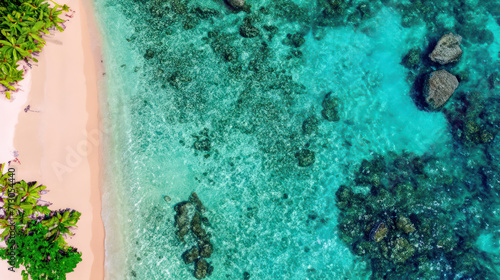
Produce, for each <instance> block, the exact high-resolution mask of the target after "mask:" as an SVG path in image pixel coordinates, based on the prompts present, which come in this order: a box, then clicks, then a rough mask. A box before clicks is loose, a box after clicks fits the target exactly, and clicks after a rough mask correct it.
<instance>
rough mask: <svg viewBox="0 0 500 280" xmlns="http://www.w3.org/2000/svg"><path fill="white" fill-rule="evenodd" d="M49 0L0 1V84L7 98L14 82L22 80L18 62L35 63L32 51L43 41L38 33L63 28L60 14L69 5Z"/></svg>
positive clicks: (46, 32) (37, 48)
mask: <svg viewBox="0 0 500 280" xmlns="http://www.w3.org/2000/svg"><path fill="white" fill-rule="evenodd" d="M49 1H50V2H49ZM49 1H47V0H0V84H1V85H2V86H4V87H5V94H6V96H7V98H8V99H10V95H11V91H13V90H15V87H14V86H15V83H17V82H19V81H20V80H22V79H23V72H24V71H23V69H22V68H21V69H18V66H19V65H18V62H19V61H20V60H26V61H29V60H33V61H35V62H37V60H36V58H34V57H33V54H36V53H37V52H40V51H41V50H42V48H43V47H44V46H45V44H46V42H45V40H43V38H42V34H48V33H49V30H51V29H54V28H55V29H57V30H59V31H63V27H62V23H63V22H64V20H63V19H61V18H60V15H61V14H62V13H63V12H64V11H66V12H67V11H69V7H68V6H66V5H59V4H57V3H56V2H54V1H52V0H49Z"/></svg>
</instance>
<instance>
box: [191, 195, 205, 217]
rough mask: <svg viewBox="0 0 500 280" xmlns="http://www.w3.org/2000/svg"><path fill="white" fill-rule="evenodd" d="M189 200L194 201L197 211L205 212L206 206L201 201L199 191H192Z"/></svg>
mask: <svg viewBox="0 0 500 280" xmlns="http://www.w3.org/2000/svg"><path fill="white" fill-rule="evenodd" d="M189 202H191V203H193V205H194V206H195V207H196V211H198V212H200V213H203V212H205V206H203V203H202V202H201V200H200V198H199V197H198V194H197V193H195V192H192V193H191V195H190V196H189Z"/></svg>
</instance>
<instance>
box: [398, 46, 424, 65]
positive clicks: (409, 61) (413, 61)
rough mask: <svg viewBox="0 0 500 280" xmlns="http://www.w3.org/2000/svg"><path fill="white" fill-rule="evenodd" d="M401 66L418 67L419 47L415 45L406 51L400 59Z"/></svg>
mask: <svg viewBox="0 0 500 280" xmlns="http://www.w3.org/2000/svg"><path fill="white" fill-rule="evenodd" d="M401 63H402V64H403V66H405V67H406V68H409V69H415V68H418V66H419V65H420V48H418V47H415V48H412V49H410V50H409V51H408V53H407V54H406V55H405V56H404V57H403V60H402V61H401Z"/></svg>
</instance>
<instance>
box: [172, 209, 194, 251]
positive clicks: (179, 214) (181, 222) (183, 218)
mask: <svg viewBox="0 0 500 280" xmlns="http://www.w3.org/2000/svg"><path fill="white" fill-rule="evenodd" d="M190 208H192V204H191V203H190V202H187V201H184V202H181V203H178V204H176V205H175V207H174V210H175V212H176V215H175V217H174V220H175V226H176V227H177V228H178V231H177V237H178V238H179V239H180V240H181V241H182V242H184V236H185V235H186V234H187V233H188V232H189V212H190Z"/></svg>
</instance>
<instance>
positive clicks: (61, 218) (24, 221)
mask: <svg viewBox="0 0 500 280" xmlns="http://www.w3.org/2000/svg"><path fill="white" fill-rule="evenodd" d="M3 168H4V164H0V190H1V194H0V206H1V208H0V231H2V230H3V231H2V233H1V234H0V241H5V243H6V245H7V247H5V248H0V258H2V259H4V260H7V261H8V263H9V264H10V265H11V266H12V269H14V268H20V266H21V265H22V266H23V267H24V269H23V270H22V275H23V280H28V279H30V278H31V279H33V280H35V279H36V280H41V279H43V280H49V279H50V280H53V279H66V274H67V273H69V272H71V271H73V269H74V268H75V267H76V265H77V264H78V263H79V262H80V261H81V260H82V258H81V253H79V252H78V251H77V249H76V248H73V247H71V246H69V245H68V243H67V242H66V240H65V237H67V236H70V235H73V232H72V231H71V230H72V229H73V228H74V227H76V224H77V222H78V220H79V219H80V215H81V213H80V212H78V211H75V210H70V209H64V210H58V211H52V210H50V209H49V208H48V206H50V203H48V202H46V201H44V200H42V199H41V195H42V194H44V193H45V192H46V191H45V189H46V188H47V187H46V186H43V185H39V184H38V183H37V182H25V181H19V182H14V180H13V176H14V174H13V173H12V172H11V171H12V170H9V171H8V172H6V173H3Z"/></svg>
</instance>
